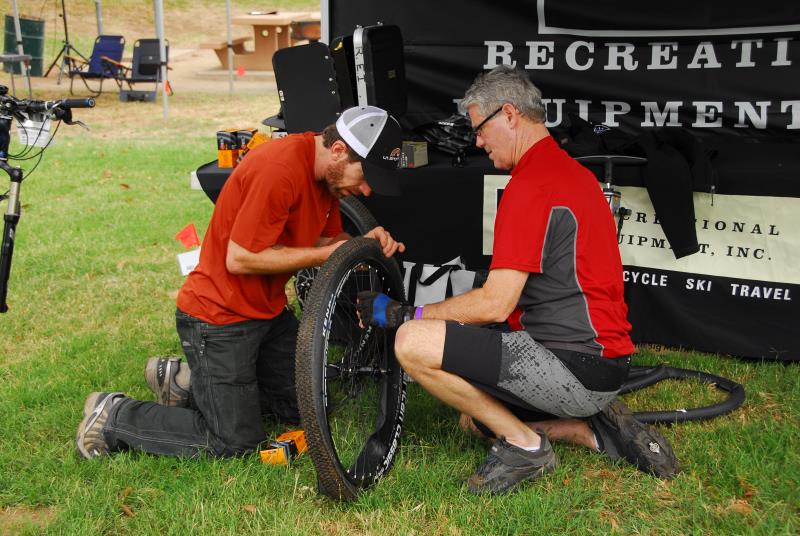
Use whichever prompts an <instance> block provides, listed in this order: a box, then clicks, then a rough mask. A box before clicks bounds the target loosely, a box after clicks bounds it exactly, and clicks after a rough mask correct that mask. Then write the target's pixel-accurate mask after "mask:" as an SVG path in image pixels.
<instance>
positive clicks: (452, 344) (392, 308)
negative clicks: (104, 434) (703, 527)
mask: <svg viewBox="0 0 800 536" xmlns="http://www.w3.org/2000/svg"><path fill="white" fill-rule="evenodd" d="M462 106H463V108H464V109H466V110H467V112H468V114H469V117H470V120H471V123H472V126H473V129H474V130H475V134H476V136H477V145H478V147H481V148H483V149H484V150H485V151H486V153H487V154H488V155H489V158H490V159H491V160H492V162H493V163H494V165H495V167H496V168H497V169H504V170H511V180H510V182H509V183H508V186H507V187H506V189H505V191H504V192H503V195H502V198H501V201H500V204H499V207H498V210H497V219H496V221H495V227H494V249H493V255H492V262H491V266H490V272H489V276H488V279H487V281H486V283H485V284H484V286H483V287H482V288H478V289H474V290H472V291H470V292H467V293H465V294H462V295H459V296H455V297H453V298H450V299H448V300H445V301H443V302H439V303H434V304H430V305H426V306H424V307H417V308H414V307H411V306H408V305H406V304H401V303H397V302H394V301H392V300H389V299H388V298H387V297H386V296H384V295H376V294H374V293H363V294H362V295H360V296H359V298H360V302H359V311H360V314H361V318H362V320H365V321H369V322H371V323H373V324H378V325H381V324H382V325H384V326H385V327H396V326H399V329H398V331H397V337H396V339H395V353H396V355H397V359H398V360H399V362H400V364H401V365H402V366H403V369H404V370H405V371H406V372H407V373H408V374H409V375H410V376H411V377H412V378H414V380H416V381H417V382H418V383H419V384H420V385H422V387H424V388H425V389H426V390H427V391H428V392H430V393H431V394H433V395H434V396H435V397H437V398H439V399H440V400H442V401H443V402H445V403H446V404H448V405H450V406H452V407H454V408H456V409H457V410H459V411H461V412H462V425H463V426H465V427H467V428H473V429H475V430H479V431H481V432H482V433H483V434H484V435H486V436H487V437H496V438H497V440H496V441H495V442H494V444H493V446H492V447H491V451H490V452H489V455H488V457H487V458H486V460H485V461H484V462H483V464H481V465H480V466H479V467H478V469H477V471H476V472H475V474H473V475H472V476H471V477H470V478H469V480H468V486H469V489H470V491H472V492H474V493H484V492H491V493H502V492H505V491H508V490H510V489H512V488H513V487H514V486H516V485H517V484H518V483H520V482H523V481H526V480H533V479H536V478H538V477H539V476H541V475H543V474H545V473H547V472H550V471H552V470H553V469H554V468H555V466H556V463H557V460H556V455H555V453H554V451H553V449H552V447H551V445H550V439H554V440H555V439H558V440H566V441H571V442H574V443H578V444H581V445H585V446H587V447H589V448H591V449H594V450H598V451H602V452H605V453H606V454H607V455H609V456H610V457H611V458H614V459H619V458H624V459H626V460H628V461H630V462H632V463H634V464H636V465H637V466H638V467H639V468H640V469H642V470H644V471H647V472H650V473H653V474H655V475H656V476H659V477H664V478H669V477H671V476H673V475H674V474H675V473H676V472H677V471H678V465H677V461H676V460H675V456H674V454H673V451H672V448H671V446H670V444H669V442H668V441H667V440H666V438H664V437H663V436H662V435H661V434H660V433H659V432H658V431H656V430H655V429H654V428H652V427H650V426H648V425H645V424H642V423H640V422H639V421H637V420H636V419H635V418H634V417H633V415H632V414H631V412H630V410H629V409H628V408H627V407H626V406H625V405H624V404H623V403H622V402H621V401H620V400H619V399H618V398H617V394H618V392H619V389H620V386H621V385H622V383H623V381H624V380H625V378H626V377H627V374H628V369H629V366H630V354H631V353H633V351H634V346H633V344H632V343H631V340H630V337H629V336H628V332H629V331H630V324H629V323H628V321H627V306H626V304H625V301H624V296H623V292H624V288H623V281H622V263H621V261H620V255H619V249H618V246H617V241H616V229H615V225H614V221H613V218H612V215H611V213H610V211H609V208H608V205H607V203H606V200H605V197H604V196H603V194H602V192H601V190H600V188H599V187H598V183H597V180H596V178H595V177H594V175H592V173H591V172H589V171H588V170H587V169H585V168H584V167H582V166H581V165H580V164H578V163H577V162H576V161H575V160H573V159H572V158H571V157H569V155H567V153H566V152H565V151H563V150H562V149H561V148H560V147H559V146H558V144H557V143H556V142H555V141H554V140H553V138H552V137H551V136H550V134H549V132H548V131H547V128H545V125H544V122H545V110H544V106H543V104H542V99H541V92H540V91H539V90H538V89H537V88H536V87H535V86H534V85H533V84H532V83H531V81H530V79H529V78H528V76H527V75H526V74H525V73H524V72H521V71H517V70H515V69H513V68H511V67H507V66H501V67H497V68H495V69H494V70H492V71H490V72H488V73H485V74H481V75H480V76H478V78H477V79H476V80H475V82H474V83H473V84H472V86H471V87H470V88H469V89H468V90H467V92H466V94H465V96H464V99H463V101H462ZM515 310H516V311H518V314H517V315H514V316H518V318H519V322H520V324H521V326H520V327H521V328H522V329H519V330H517V331H510V332H501V331H499V330H494V329H488V328H486V327H481V326H482V325H485V324H490V323H497V322H503V321H505V320H506V319H508V318H509V317H510V316H512V313H514V311H515ZM383 319H385V320H383Z"/></svg>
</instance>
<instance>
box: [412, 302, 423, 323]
mask: <svg viewBox="0 0 800 536" xmlns="http://www.w3.org/2000/svg"><path fill="white" fill-rule="evenodd" d="M423 307H425V306H424V305H420V306H419V307H417V308H416V309H415V310H414V320H422V308H423Z"/></svg>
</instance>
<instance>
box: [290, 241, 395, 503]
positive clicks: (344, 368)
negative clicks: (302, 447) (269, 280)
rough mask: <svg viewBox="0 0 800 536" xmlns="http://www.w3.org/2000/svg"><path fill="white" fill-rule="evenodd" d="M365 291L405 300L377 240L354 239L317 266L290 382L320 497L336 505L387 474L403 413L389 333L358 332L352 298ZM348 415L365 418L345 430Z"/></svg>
mask: <svg viewBox="0 0 800 536" xmlns="http://www.w3.org/2000/svg"><path fill="white" fill-rule="evenodd" d="M365 286H369V287H371V288H372V289H373V290H378V291H381V292H384V293H385V294H388V295H389V296H391V297H392V298H395V299H403V298H404V295H405V291H404V290H403V280H402V277H401V275H400V269H399V268H398V266H397V263H396V262H395V261H394V260H393V259H387V258H386V257H384V256H383V254H382V252H381V249H380V246H379V244H378V242H377V241H375V240H372V239H368V238H363V237H358V238H354V239H352V240H349V241H348V242H347V243H345V244H343V245H342V246H340V247H339V248H338V249H337V250H336V251H335V252H334V253H333V255H331V257H330V258H329V259H328V261H327V262H326V263H325V264H323V266H322V267H321V269H320V272H319V273H318V274H317V276H316V278H315V281H314V285H313V287H312V288H311V291H310V293H309V295H308V298H307V300H306V306H305V308H304V310H303V317H302V320H301V323H300V329H299V332H298V337H297V353H296V367H295V379H296V384H297V398H298V406H299V408H300V416H301V419H302V424H303V429H304V430H305V433H306V440H307V444H308V450H309V454H310V455H311V459H312V460H313V462H314V466H315V468H316V470H317V479H318V485H319V491H320V493H322V494H323V495H327V496H328V497H331V498H333V499H338V500H350V499H354V498H355V497H356V496H358V494H359V492H360V491H362V490H363V489H366V488H368V487H370V486H372V485H374V484H375V483H376V482H377V481H378V480H380V478H381V477H383V476H384V475H385V474H386V473H387V472H388V471H389V469H390V468H391V466H392V464H393V462H394V459H395V456H396V454H397V449H398V447H399V443H400V432H401V429H402V422H403V413H404V411H405V400H406V386H405V381H404V379H403V371H402V369H401V368H400V366H399V364H398V363H397V360H396V358H395V356H394V330H384V329H380V328H374V327H370V328H367V329H363V330H361V329H360V328H358V326H357V319H356V318H355V296H354V294H355V292H357V291H359V290H365V288H364V287H365ZM343 393H344V394H343ZM370 395H375V396H374V397H373V399H372V400H371V399H370V398H369V397H370ZM337 397H338V398H337ZM372 406H374V407H372ZM351 410H353V411H355V416H356V417H358V416H360V415H359V414H361V413H364V414H366V415H367V417H366V419H362V420H363V421H364V422H354V423H353V424H352V426H351V423H350V422H349V420H348V419H349V418H350V416H349V415H347V414H346V412H347V411H351ZM371 412H374V414H372V413H371ZM339 419H341V421H340V420H339ZM355 420H356V419H355V418H354V421H355ZM359 424H360V425H363V426H362V428H363V429H364V430H363V432H361V433H359ZM353 430H355V432H354V431H353ZM348 434H354V435H356V436H358V437H357V438H356V439H355V440H351V439H350V437H349V435H348ZM340 436H342V437H340ZM344 436H347V437H344Z"/></svg>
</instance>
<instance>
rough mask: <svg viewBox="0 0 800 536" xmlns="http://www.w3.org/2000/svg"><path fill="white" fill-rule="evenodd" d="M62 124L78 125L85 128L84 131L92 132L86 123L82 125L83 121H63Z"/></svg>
mask: <svg viewBox="0 0 800 536" xmlns="http://www.w3.org/2000/svg"><path fill="white" fill-rule="evenodd" d="M64 122H65V123H66V124H68V125H78V126H79V127H82V128H85V129H86V130H88V131H91V130H92V129H91V128H89V125H87V124H86V123H84V122H83V121H77V120H76V121H64Z"/></svg>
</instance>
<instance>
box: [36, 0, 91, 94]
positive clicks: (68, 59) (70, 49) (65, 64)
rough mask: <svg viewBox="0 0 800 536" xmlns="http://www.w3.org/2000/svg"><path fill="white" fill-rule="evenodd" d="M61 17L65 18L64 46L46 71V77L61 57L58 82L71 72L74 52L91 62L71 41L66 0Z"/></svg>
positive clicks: (62, 6)
mask: <svg viewBox="0 0 800 536" xmlns="http://www.w3.org/2000/svg"><path fill="white" fill-rule="evenodd" d="M61 18H62V19H63V20H64V46H62V47H61V50H60V51H59V52H58V55H56V59H54V60H53V63H51V64H50V67H48V68H47V72H45V73H44V76H45V78H47V77H48V76H49V75H50V71H52V70H53V67H55V65H56V63H58V59H59V58H61V65H60V66H59V68H58V81H57V82H56V84H59V85H60V84H61V77H62V76H63V75H64V72H66V73H69V71H70V69H71V68H72V55H71V54H72V53H74V55H76V56H79V57H80V58H81V59H82V60H83V61H85V62H86V63H89V60H88V59H87V58H86V56H84V55H83V54H81V53H80V52H78V49H76V48H75V47H74V46H72V43H70V42H69V30H68V29H67V10H66V8H65V7H64V0H61Z"/></svg>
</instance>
